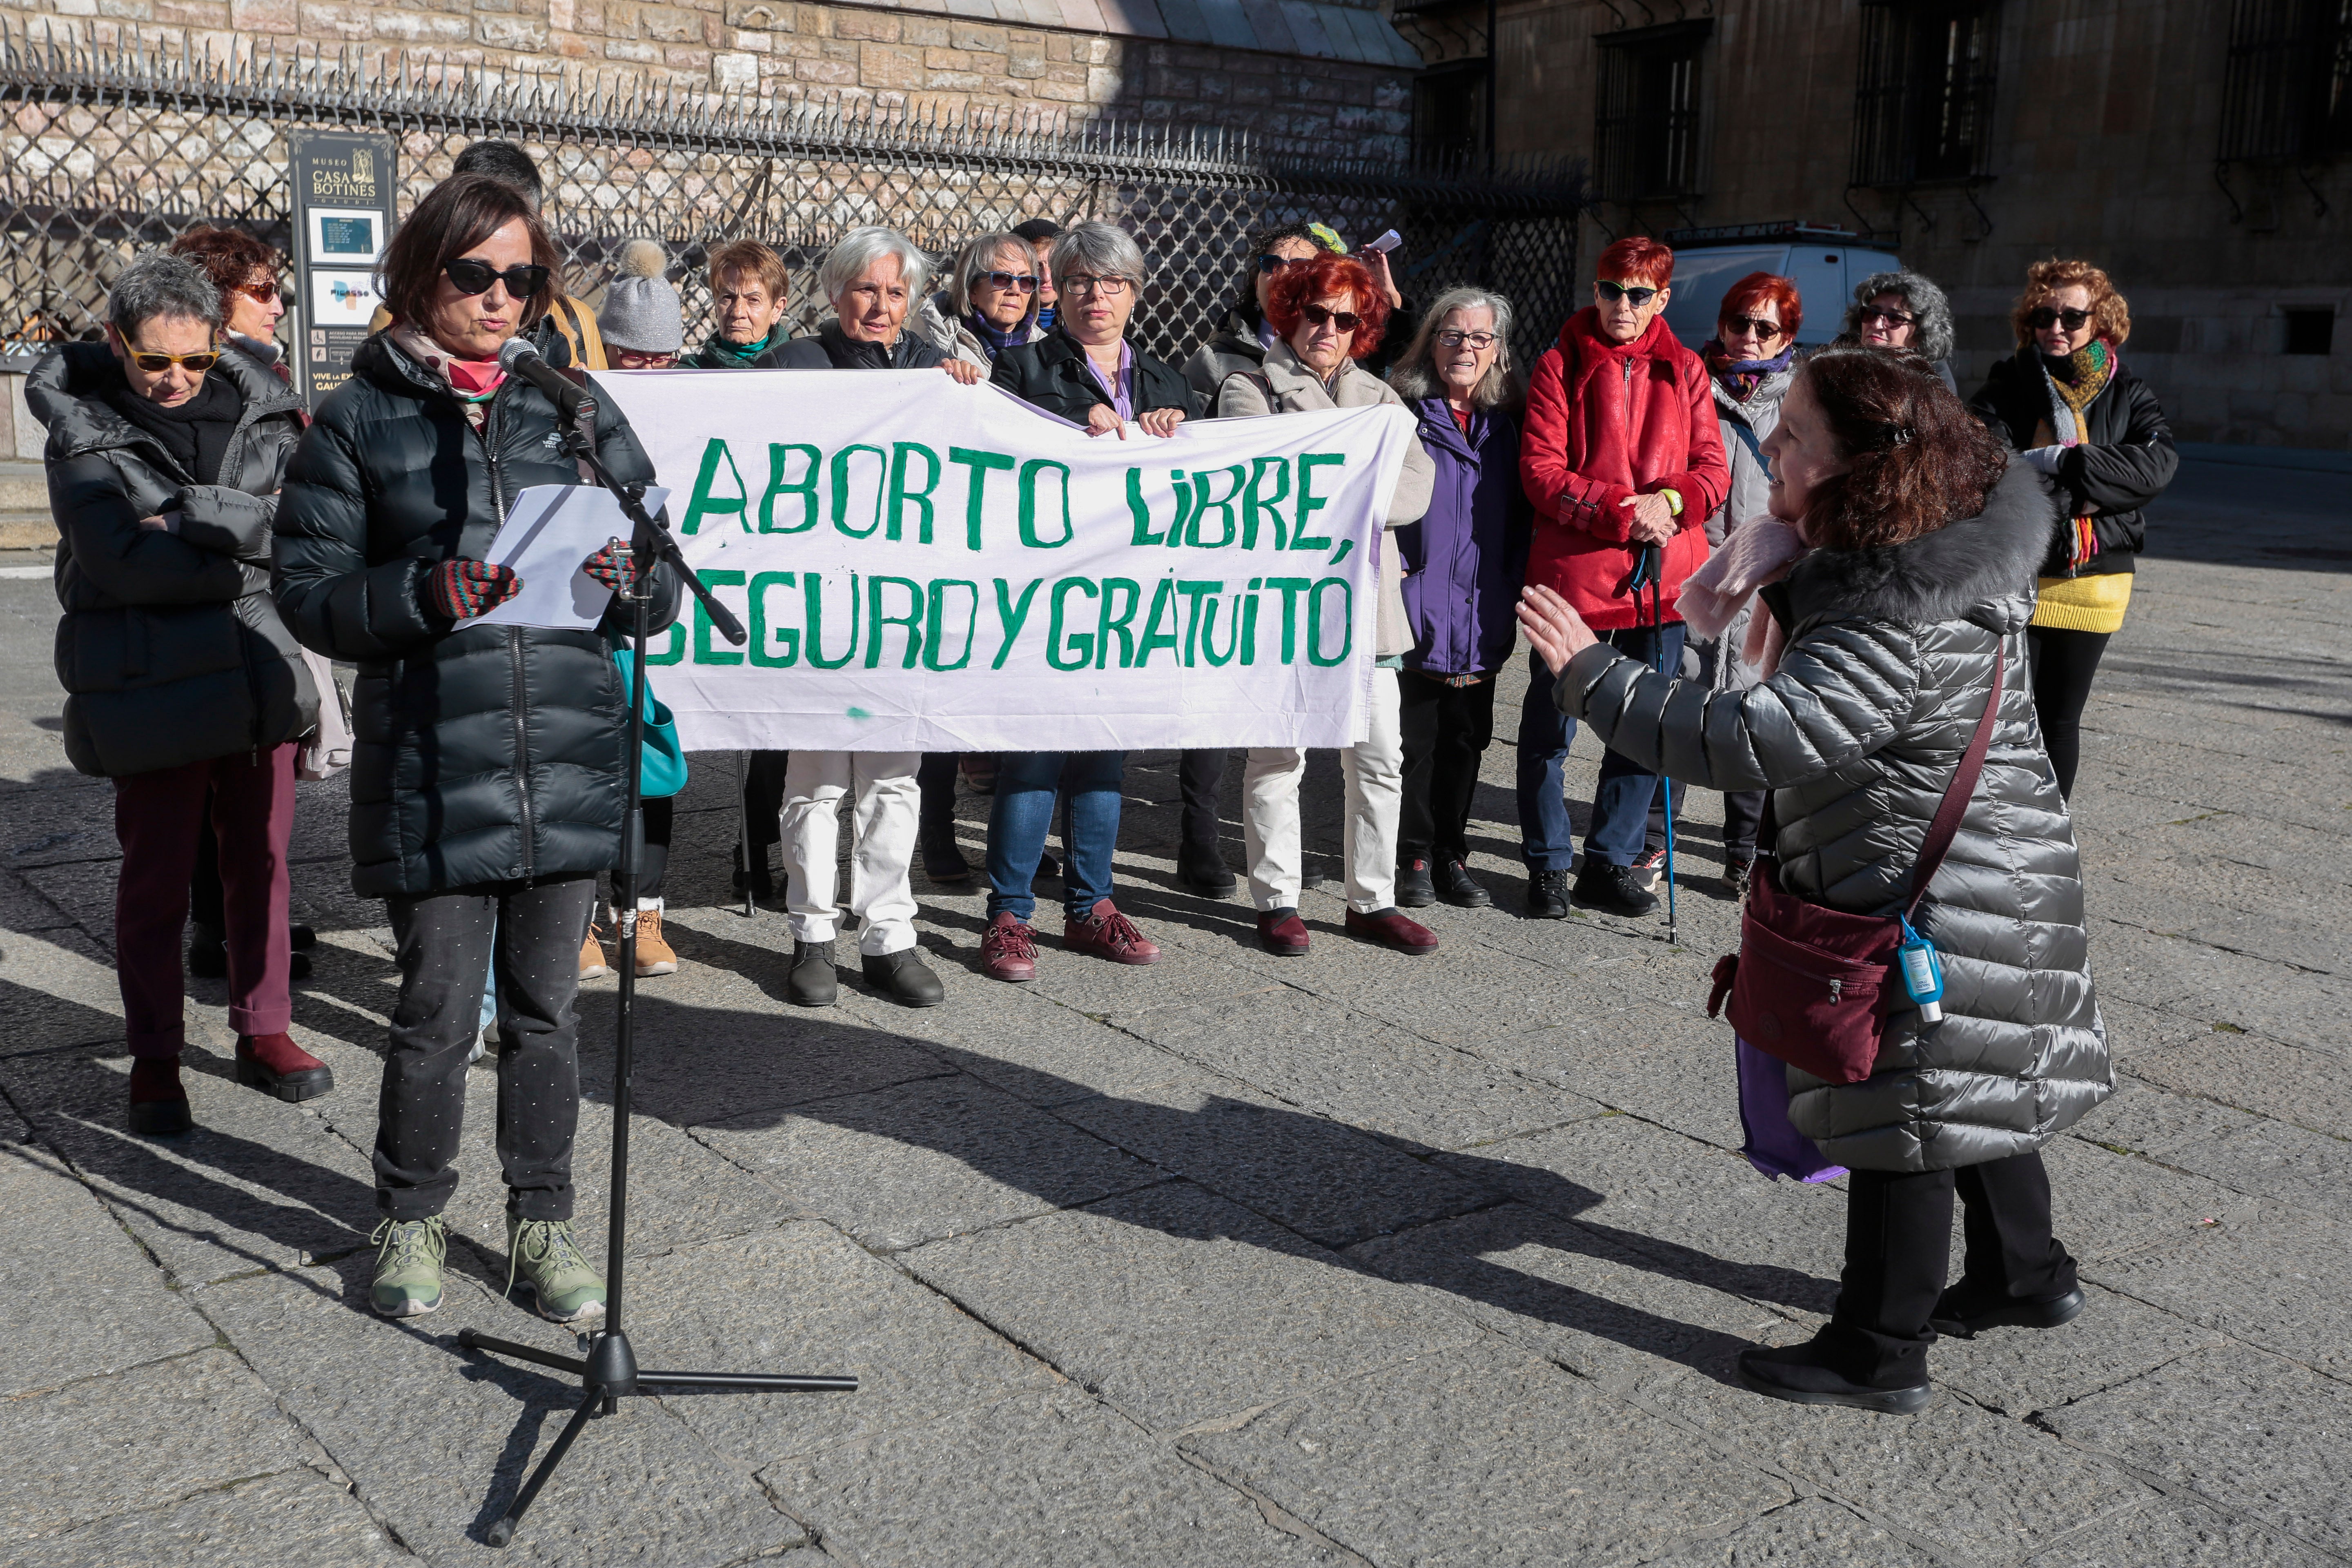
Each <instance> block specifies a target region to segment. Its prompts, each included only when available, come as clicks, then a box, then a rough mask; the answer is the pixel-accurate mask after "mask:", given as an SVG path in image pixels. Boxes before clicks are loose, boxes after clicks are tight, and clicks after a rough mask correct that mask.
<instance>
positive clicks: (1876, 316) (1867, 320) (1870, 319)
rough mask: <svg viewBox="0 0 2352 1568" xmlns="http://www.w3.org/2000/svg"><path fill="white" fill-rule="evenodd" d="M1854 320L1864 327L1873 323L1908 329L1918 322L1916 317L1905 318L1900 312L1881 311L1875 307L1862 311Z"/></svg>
mask: <svg viewBox="0 0 2352 1568" xmlns="http://www.w3.org/2000/svg"><path fill="white" fill-rule="evenodd" d="M1854 319H1855V320H1856V321H1860V322H1861V323H1862V324H1863V325H1864V326H1865V327H1867V326H1870V325H1871V324H1873V323H1874V322H1883V323H1884V324H1885V325H1887V326H1890V327H1908V326H1911V325H1913V324H1915V323H1916V322H1917V321H1918V320H1919V318H1918V317H1916V316H1906V315H1905V314H1904V313H1903V312H1902V311H1900V310H1878V309H1876V308H1875V307H1873V308H1872V309H1870V310H1864V312H1863V313H1862V314H1861V315H1860V316H1857V317H1856V318H1854Z"/></svg>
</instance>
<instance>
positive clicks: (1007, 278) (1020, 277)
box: [980, 272, 1037, 294]
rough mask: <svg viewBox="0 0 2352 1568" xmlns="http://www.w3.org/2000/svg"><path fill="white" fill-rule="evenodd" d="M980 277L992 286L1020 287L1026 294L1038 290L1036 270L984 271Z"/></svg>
mask: <svg viewBox="0 0 2352 1568" xmlns="http://www.w3.org/2000/svg"><path fill="white" fill-rule="evenodd" d="M980 278H981V281H982V282H983V283H986V284H988V285H990V286H991V287H992V288H997V289H1019V290H1020V291H1021V292H1023V293H1024V294H1034V293H1035V292H1036V291H1037V275H1036V274H1035V273H1034V272H983V273H982V274H981V275H980Z"/></svg>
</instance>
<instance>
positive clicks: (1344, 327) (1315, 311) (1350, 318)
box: [1298, 305, 1364, 332]
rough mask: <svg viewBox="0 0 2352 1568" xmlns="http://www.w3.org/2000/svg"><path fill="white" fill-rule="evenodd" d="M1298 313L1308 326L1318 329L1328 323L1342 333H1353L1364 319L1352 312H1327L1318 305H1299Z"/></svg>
mask: <svg viewBox="0 0 2352 1568" xmlns="http://www.w3.org/2000/svg"><path fill="white" fill-rule="evenodd" d="M1298 313H1299V314H1300V315H1302V316H1304V317H1306V318H1307V324H1308V325H1310V326H1317V327H1319V326H1321V325H1323V324H1324V323H1325V322H1327V321H1328V322H1329V323H1330V324H1331V325H1332V326H1335V327H1337V328H1339V330H1340V331H1343V332H1352V331H1355V330H1356V327H1357V324H1358V323H1360V321H1363V319H1364V318H1363V317H1361V316H1359V315H1358V314H1356V312H1355V311H1353V310H1325V309H1324V308H1323V307H1322V306H1320V305H1301V306H1299V307H1298Z"/></svg>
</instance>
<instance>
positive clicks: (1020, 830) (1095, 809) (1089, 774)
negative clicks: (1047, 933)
mask: <svg viewBox="0 0 2352 1568" xmlns="http://www.w3.org/2000/svg"><path fill="white" fill-rule="evenodd" d="M1126 778H1127V753H1126V752H1005V753H1004V754H1003V756H1001V757H999V758H998V759H997V761H996V798H995V800H994V802H993V803H992V805H990V806H989V808H988V918H989V919H990V920H992V921H993V920H994V919H995V918H996V917H997V916H998V915H1000V914H1002V913H1003V912H1004V911H1005V910H1012V911H1013V918H1014V919H1016V920H1021V921H1027V920H1028V919H1029V917H1030V916H1031V915H1033V914H1034V913H1035V912H1036V910H1037V900H1036V898H1035V896H1034V894H1033V893H1032V892H1031V891H1030V888H1031V884H1033V883H1034V881H1035V880H1036V877H1037V860H1038V858H1039V857H1040V856H1042V855H1043V854H1045V833H1046V830H1047V829H1048V828H1050V827H1051V826H1053V825H1054V801H1055V795H1056V794H1057V793H1065V792H1066V794H1067V795H1068V798H1069V805H1067V807H1066V809H1065V811H1064V814H1063V817H1062V907H1063V908H1064V909H1065V910H1067V911H1068V913H1069V914H1070V916H1071V917H1072V918H1073V919H1083V918H1084V917H1085V916H1086V915H1087V914H1088V913H1090V912H1091V911H1092V910H1093V909H1094V907H1095V905H1096V904H1097V902H1099V901H1100V900H1104V899H1108V898H1109V897H1110V858H1111V852H1112V851H1113V850H1114V849H1116V848H1118V805H1119V785H1120V784H1122V783H1124V782H1125V781H1126Z"/></svg>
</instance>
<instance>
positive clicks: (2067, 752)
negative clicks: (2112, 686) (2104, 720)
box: [2025, 626, 2112, 796]
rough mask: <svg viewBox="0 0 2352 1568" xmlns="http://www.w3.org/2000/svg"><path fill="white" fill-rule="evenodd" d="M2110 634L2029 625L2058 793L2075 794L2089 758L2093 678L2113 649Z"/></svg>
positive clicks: (2037, 702) (2039, 708) (2039, 710)
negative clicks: (2086, 732)
mask: <svg viewBox="0 0 2352 1568" xmlns="http://www.w3.org/2000/svg"><path fill="white" fill-rule="evenodd" d="M2111 635H2112V634H2111V633H2107V632H2070V631H2064V630H2062V629H2060V628H2059V627H2056V626H2028V627H2026V628H2025V646H2026V649H2027V651H2028V652H2029V653H2030V654H2031V655H2032V659H2033V715H2034V717H2035V718H2036V719H2039V720H2040V721H2042V744H2043V745H2044V746H2046V747H2048V748H2049V750H2050V766H2051V770H2052V771H2053V772H2054V773H2056V774H2057V775H2058V793H2059V794H2060V795H2069V796H2071V795H2073V794H2074V770H2075V768H2076V767H2077V766H2079V765H2080V764H2081V763H2082V760H2083V710H2084V707H2085V706H2087V705H2088V704H2089V702H2090V700H2091V680H2092V678H2093V677H2095V676H2096V675H2097V674H2098V673H2099V658H2100V656H2102V655H2103V654H2105V652H2106V651H2107V638H2108V637H2110V636H2111Z"/></svg>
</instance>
